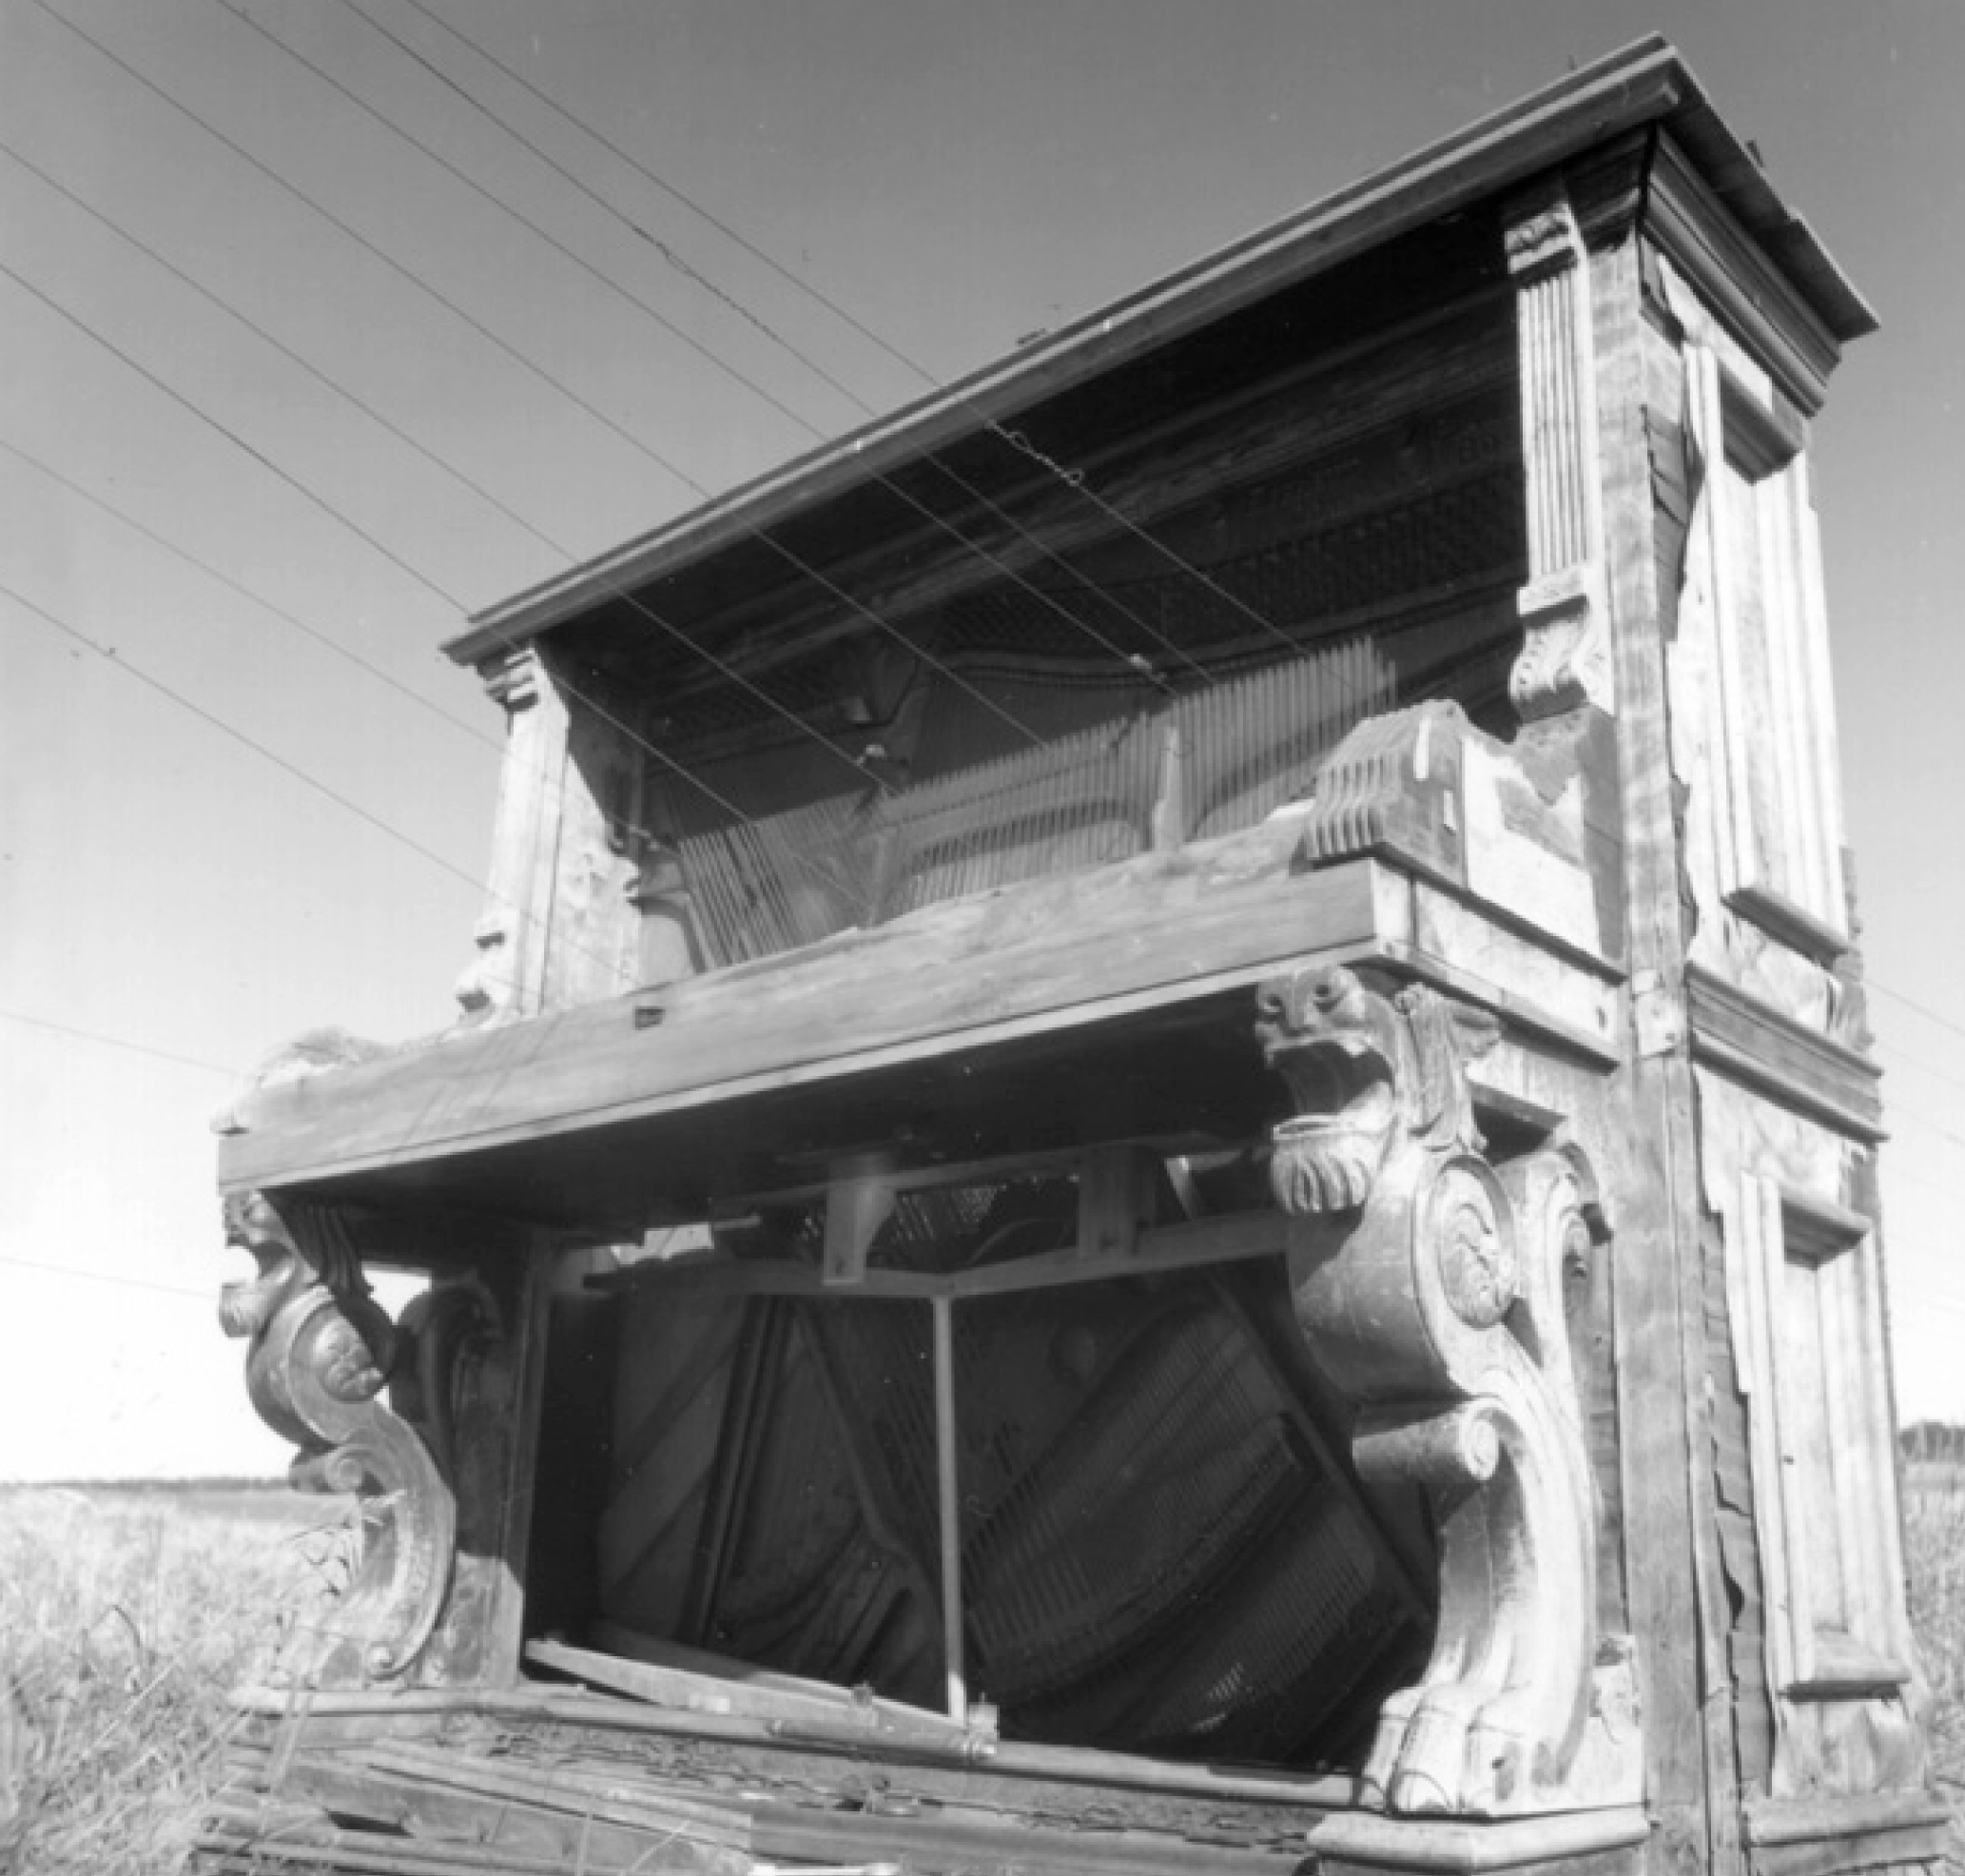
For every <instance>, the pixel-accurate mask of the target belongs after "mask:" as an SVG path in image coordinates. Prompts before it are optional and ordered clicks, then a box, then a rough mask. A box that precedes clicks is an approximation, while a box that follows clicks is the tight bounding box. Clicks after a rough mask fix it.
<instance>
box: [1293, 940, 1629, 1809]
mask: <svg viewBox="0 0 1965 1876" xmlns="http://www.w3.org/2000/svg"><path fill="white" fill-rule="evenodd" d="M1260 1009H1261V1020H1260V1033H1261V1038H1262V1042H1263V1045H1264V1048H1265V1052H1266V1054H1267V1056H1268V1059H1269V1061H1270V1063H1271V1065H1273V1066H1274V1068H1275V1069H1276V1070H1277V1071H1278V1072H1279V1073H1281V1074H1282V1075H1283V1076H1284V1078H1285V1079H1286V1080H1287V1081H1288V1082H1289V1084H1290V1087H1291V1090H1292V1093H1293V1095H1294V1101H1295V1104H1296V1106H1297V1108H1298V1113H1297V1115H1296V1116H1295V1117H1294V1118H1293V1119H1291V1120H1288V1121H1285V1122H1283V1123H1282V1124H1279V1125H1278V1126H1277V1128H1276V1129H1275V1135H1274V1159H1273V1161H1272V1173H1271V1176H1272V1185H1273V1189H1274V1196H1275V1199H1276V1202H1277V1203H1278V1204H1279V1205H1280V1206H1281V1207H1282V1209H1283V1210H1284V1211H1286V1212H1287V1213H1289V1214H1290V1216H1291V1218H1292V1220H1293V1221H1294V1225H1293V1232H1292V1250H1291V1275H1292V1282H1293V1286H1294V1295H1295V1304H1296V1314H1297V1319H1298V1321H1299V1323H1300V1325H1301V1327H1302V1330H1303V1333H1304V1335H1305V1337H1306V1339H1308V1340H1309V1342H1310V1344H1311V1346H1312V1348H1313V1351H1314V1353H1315V1354H1316V1357H1317V1358H1318V1361H1319V1364H1320V1366H1321V1367H1322V1369H1323V1371H1324V1372H1325V1373H1326V1374H1327V1375H1329V1376H1330V1378H1332V1379H1333V1382H1335V1384H1336V1385H1337V1386H1338V1387H1339V1388H1340V1389H1341V1390H1342V1391H1343V1392H1344V1393H1345V1394H1346V1395H1347V1396H1348V1397H1349V1398H1350V1399H1351V1400H1352V1403H1353V1405H1354V1406H1355V1408H1356V1409H1357V1420H1356V1423H1355V1426H1354V1429H1353V1439H1352V1456H1353V1458H1354V1459H1355V1461H1356V1464H1357V1466H1358V1470H1359V1472H1360V1473H1361V1474H1362V1475H1364V1476H1366V1477H1367V1478H1371V1479H1378V1480H1386V1481H1394V1480H1395V1481H1402V1482H1405V1483H1409V1484H1413V1485H1417V1486H1419V1487H1421V1488H1423V1489H1424V1490H1426V1491H1427V1492H1428V1493H1429V1494H1430V1497H1431V1501H1432V1504H1433V1507H1434V1514H1435V1519H1436V1524H1437V1530H1438V1535H1439V1542H1440V1579H1441V1603H1440V1611H1439V1622H1438V1627H1437V1630H1436V1632H1435V1641H1434V1647H1433V1652H1432V1657H1431V1659H1430V1662H1429V1664H1428V1666H1427V1669H1426V1671H1425V1672H1424V1674H1423V1675H1422V1676H1421V1678H1420V1679H1419V1681H1418V1682H1417V1683H1416V1684H1414V1685H1413V1686H1411V1687H1410V1688H1407V1689H1405V1690H1401V1691H1400V1692H1398V1693H1396V1694H1394V1695H1393V1696H1392V1697H1391V1699H1390V1700H1389V1701H1388V1702H1387V1703H1386V1704H1385V1706H1384V1708H1383V1709H1382V1710H1381V1713H1380V1717H1379V1723H1378V1728H1377V1732H1376V1735H1375V1738H1374V1740H1373V1743H1372V1750H1371V1753H1370V1756H1369V1759H1368V1761H1367V1764H1366V1767H1365V1771H1364V1780H1363V1784H1364V1788H1365V1791H1366V1793H1367V1796H1368V1801H1370V1802H1372V1803H1375V1804H1377V1805H1380V1806H1383V1807H1385V1808H1389V1809H1391V1810H1395V1811H1402V1812H1408V1813H1419V1814H1465V1815H1475V1816H1497V1815H1506V1814H1511V1813H1519V1812H1525V1811H1536V1810H1546V1809H1556V1808H1565V1807H1569V1806H1574V1805H1577V1804H1587V1803H1611V1802H1625V1801H1628V1800H1630V1799H1634V1798H1635V1797H1636V1796H1637V1795H1638V1784H1637V1780H1638V1766H1637V1758H1636V1750H1635V1749H1636V1743H1637V1740H1636V1727H1635V1722H1634V1721H1633V1720H1632V1719H1631V1718H1630V1715H1631V1713H1632V1711H1633V1708H1632V1703H1631V1698H1630V1691H1629V1673H1628V1662H1627V1649H1626V1648H1625V1646H1623V1645H1622V1644H1621V1641H1620V1640H1618V1639H1615V1638H1605V1639H1602V1640H1600V1637H1599V1636H1598V1634H1597V1631H1596V1614H1595V1580H1596V1541H1597V1507H1596V1501H1595V1492H1594V1486H1593V1482H1592V1478H1591V1475H1590V1469H1589V1458H1588V1449H1587V1441H1586V1432H1585V1427H1584V1418H1583V1411H1582V1406H1581V1401H1580V1397H1579V1393H1578V1388H1577V1378H1576V1374H1575V1369H1574V1365H1573V1357H1572V1341H1571V1335H1570V1325H1569V1323H1568V1320H1567V1317H1566V1305H1565V1298H1566V1295H1568V1294H1572V1293H1574V1291H1575V1289H1576V1286H1575V1284H1574V1283H1573V1280H1572V1278H1573V1272H1572V1266H1586V1264H1587V1261H1588V1260H1589V1258H1590V1256H1591V1254H1592V1252H1593V1249H1594V1247H1595V1245H1596V1244H1597V1243H1598V1242H1599V1241H1600V1240H1601V1239H1602V1237H1603V1235H1604V1233H1603V1227H1602V1221H1601V1218H1600V1215H1599V1214H1598V1211H1597V1207H1596V1203H1595V1196H1594V1185H1593V1182H1592V1181H1591V1177H1590V1173H1589V1168H1588V1165H1587V1163H1586V1161H1585V1159H1584V1157H1583V1155H1582V1154H1581V1153H1580V1152H1578V1151H1576V1150H1575V1149H1574V1148H1567V1147H1547V1148H1544V1149H1543V1150H1540V1151H1538V1152H1535V1153H1533V1154H1531V1155H1529V1156H1527V1158H1525V1159H1521V1160H1517V1161H1514V1162H1511V1163H1508V1164H1506V1165H1503V1166H1500V1167H1496V1166H1494V1165H1492V1164H1490V1163H1488V1160H1487V1158H1486V1157H1485V1155H1484V1152H1483V1147H1484V1143H1483V1141H1482V1139H1481V1136H1480V1132H1479V1129H1478V1128H1477V1126H1476V1125H1475V1123H1474V1114H1473V1105H1472V1102H1471V1099H1470V1096H1469V1089H1468V1085H1467V1079H1466V1074H1465V1064H1466V1062H1467V1060H1468V1059H1469V1056H1470V1055H1472V1054H1475V1053H1477V1052H1479V1051H1480V1050H1482V1049H1484V1048H1486V1047H1487V1046H1488V1045H1490V1044H1491V1043H1492V1042H1493V1040H1494V1037H1495V1026H1494V1025H1493V1022H1492V1020H1491V1019H1489V1018H1487V1017H1484V1016H1482V1015H1480V1014H1479V1013H1477V1012H1474V1011H1471V1010H1469V1009H1465V1008H1462V1007H1460V1006H1456V1005H1454V1004H1452V1003H1450V1002H1449V1001H1448V1000H1447V999H1445V998H1443V997H1441V996H1439V995H1437V994H1436V993H1435V992H1433V991H1431V990H1430V989H1428V988H1425V987H1418V986H1415V987H1410V988H1407V989H1404V990H1401V991H1399V992H1398V993H1397V994H1396V995H1395V996H1389V995H1385V994H1382V993H1380V992H1379V991H1377V990H1375V989H1372V988H1371V987H1369V986H1367V985H1366V984H1365V983H1364V982H1363V981H1362V980H1361V979H1360V978H1358V977H1357V976H1356V975H1355V974H1354V973H1353V972H1352V971H1350V970H1347V969H1343V968H1341V967H1340V968H1333V969H1328V970H1323V971H1317V972H1311V973H1303V974H1299V975H1298V976H1295V977H1293V978H1287V979H1279V980H1276V981H1274V982H1273V983H1271V984H1269V985H1267V986H1265V987H1264V988H1263V990H1262V992H1261V995H1260Z"/></svg>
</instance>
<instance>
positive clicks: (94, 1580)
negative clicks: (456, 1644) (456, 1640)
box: [0, 1487, 346, 1876]
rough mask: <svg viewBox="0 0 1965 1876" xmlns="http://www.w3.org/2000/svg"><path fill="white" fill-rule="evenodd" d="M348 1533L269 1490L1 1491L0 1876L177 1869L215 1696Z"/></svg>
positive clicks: (204, 1790) (318, 1580) (327, 1511)
mask: <svg viewBox="0 0 1965 1876" xmlns="http://www.w3.org/2000/svg"><path fill="white" fill-rule="evenodd" d="M345 1522H346V1508H345V1506H344V1505H342V1504H341V1503H340V1501H338V1500H334V1499H323V1498H309V1497H303V1496H302V1495H300V1494H298V1493H291V1492H287V1491H284V1490H281V1489H266V1488H258V1489H255V1488H238V1487H210V1488H206V1487H186V1488H179V1489H174V1490H162V1489H156V1488H150V1489H128V1490H122V1489H114V1488H101V1489H90V1490H88V1491H86V1492H85V1491H77V1490H69V1489H65V1488H45V1489H27V1488H15V1489H10V1490H6V1489H0V1791H4V1790H5V1789H6V1788H7V1787H8V1784H9V1780H8V1777H7V1773H8V1772H11V1774H12V1783H13V1785H14V1788H16V1790H17V1792H18V1802H17V1805H16V1806H15V1807H14V1815H13V1816H12V1817H10V1818H5V1817H0V1872H9V1876H11V1872H14V1871H18V1872H19V1876H84V1872H89V1876H126V1872H127V1876H165V1872H168V1871H173V1870H175V1869H177V1867H178V1866H179V1865H180V1864H181V1863H182V1862H183V1860H184V1856H185V1851H186V1850H187V1848H188V1847H189V1845H190V1840H191V1834H192V1832H193V1831H194V1830H195V1829H196V1827H197V1821H198V1817H199V1814H200V1812H201V1810H202V1809H203V1808H204V1802H205V1800H206V1799H207V1798H208V1796H209V1795H210V1794H211V1792H212V1790H213V1789H214V1788H215V1786H216V1783H217V1781H218V1779H219V1778H220V1776H221V1769H220V1764H219V1758H220V1752H221V1749H222V1748H223V1746H224V1740H225V1736H226V1732H227V1729H228V1728H229V1725H230V1714H229V1711H228V1710H227V1707H226V1703H225V1694H226V1691H227V1690H228V1689H230V1688H231V1687H233V1686H234V1685H236V1684H237V1683H238V1682H239V1681H241V1680H243V1678H245V1676H246V1675H247V1673H248V1672H249V1671H251V1670H252V1669H253V1667H254V1665H255V1658H256V1657H257V1656H261V1655H263V1652H264V1651H266V1650H268V1649H270V1648H271V1647H273V1646H274V1645H276V1644H277V1643H278V1640H279V1638H280V1635H281V1632H282V1629H283V1627H284V1625H285V1624H287V1623H289V1622H291V1621H293V1620H295V1619H297V1618H298V1619H306V1617H307V1616H308V1615H310V1614H311V1612H313V1611H314V1610H316V1609H318V1608H319V1607H320V1606H321V1603H322V1602H323V1601H324V1600H325V1599H326V1598H327V1597H328V1596H329V1595H330V1594H331V1593H332V1590H333V1588H334V1587H335V1585H336V1582H337V1580H338V1579H337V1572H338V1571H340V1570H341V1569H343V1568H344V1567H345V1565H344V1557H345V1552H344V1548H343V1547H344V1544H345V1541H346V1540H345V1536H344V1534H343V1533H344V1527H345Z"/></svg>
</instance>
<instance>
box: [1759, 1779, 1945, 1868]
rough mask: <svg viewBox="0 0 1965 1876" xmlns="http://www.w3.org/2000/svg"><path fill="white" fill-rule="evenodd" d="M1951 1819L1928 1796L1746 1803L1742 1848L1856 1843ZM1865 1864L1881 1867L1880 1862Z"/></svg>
mask: <svg viewBox="0 0 1965 1876" xmlns="http://www.w3.org/2000/svg"><path fill="white" fill-rule="evenodd" d="M1950 1817H1951V1810H1950V1808H1949V1807H1948V1806H1947V1805H1946V1804H1945V1801H1944V1800H1943V1799H1942V1798H1940V1797H1937V1796H1936V1795H1935V1794H1934V1793H1932V1792H1930V1791H1879V1792H1877V1793H1875V1794H1874V1795H1872V1796H1869V1797H1849V1798H1750V1799H1749V1800H1748V1801H1747V1804H1746V1837H1747V1842H1748V1843H1750V1844H1752V1845H1754V1846H1756V1847H1764V1846H1768V1845H1773V1844H1800V1843H1812V1842H1815V1841H1817V1840H1819V1839H1822V1838H1848V1837H1858V1836H1862V1835H1865V1834H1867V1833H1868V1832H1871V1831H1879V1830H1907V1829H1912V1828H1915V1827H1917V1826H1919V1825H1927V1824H1935V1825H1937V1826H1939V1827H1943V1826H1944V1825H1945V1824H1946V1823H1947V1822H1948V1821H1949V1820H1950ZM1866 1861H1871V1862H1878V1863H1880V1862H1883V1861H1886V1859H1884V1858H1881V1857H1876V1858H1869V1859H1866Z"/></svg>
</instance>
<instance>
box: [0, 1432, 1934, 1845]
mask: <svg viewBox="0 0 1965 1876" xmlns="http://www.w3.org/2000/svg"><path fill="white" fill-rule="evenodd" d="M1908 1484H1909V1492H1908V1496H1907V1503H1906V1527H1907V1535H1908V1538H1909V1544H1910V1560H1911V1566H1910V1567H1911V1591H1912V1612H1913V1616H1914V1619H1915V1620H1916V1625H1917V1631H1918V1633H1919V1635H1920V1637H1921V1638H1922V1643H1923V1652H1924V1666H1925V1671H1926V1672H1927V1674H1928V1675H1929V1677H1930V1681H1931V1688H1932V1693H1933V1697H1934V1703H1935V1710H1934V1731H1935V1736H1936V1749H1937V1771H1938V1775H1939V1777H1940V1779H1941V1780H1942V1781H1943V1782H1944V1783H1945V1786H1946V1788H1947V1789H1948V1792H1949V1795H1950V1796H1951V1797H1952V1798H1953V1800H1954V1802H1955V1804H1959V1805H1965V1468H1960V1467H1957V1466H1935V1465H1918V1466H1914V1467H1912V1468H1911V1475H1910V1478H1909V1480H1908ZM344 1516H345V1514H344V1512H343V1511H342V1509H341V1508H340V1507H339V1506H338V1505H337V1504H336V1502H335V1501H333V1500H323V1499H320V1498H304V1497H301V1496H299V1495H295V1494H291V1493H287V1492H284V1491H279V1490H266V1489H240V1488H202V1487H191V1488H183V1489H177V1490H169V1491H166V1490H158V1489H125V1488H109V1487H103V1488H92V1489H90V1490H88V1491H86V1492H85V1491H76V1490H68V1489H28V1488H16V1489H11V1490H10V1489H4V1488H0V1789H5V1788H6V1787H7V1784H8V1779H7V1776H6V1773H8V1772H9V1771H10V1772H11V1773H12V1776H13V1780H14V1783H15V1784H16V1786H17V1788H18V1790H19V1793H20V1803H19V1806H18V1809H17V1811H16V1813H15V1814H14V1815H13V1816H12V1817H10V1818H0V1872H4V1873H5V1876H14V1872H18V1876H169V1872H172V1871H175V1870H176V1869H177V1868H178V1866H180V1864H181V1863H182V1861H183V1859H184V1856H185V1850H186V1849H187V1847H188V1846H189V1843H190V1839H191V1834H192V1832H193V1830H194V1829H195V1828H196V1824H197V1818H198V1814H199V1812H200V1810H201V1808H202V1807H203V1806H204V1801H205V1800H206V1799H207V1798H208V1797H209V1795H210V1794H211V1792H212V1791H213V1790H214V1789H215V1788H216V1786H217V1783H218V1781H219V1779H220V1777H221V1775H222V1773H221V1765H220V1758H221V1753H222V1749H223V1747H224V1741H225V1737H226V1733H227V1729H228V1727H229V1725H230V1716H229V1713H228V1710H227V1708H226V1705H225V1698H224V1696H225V1691H226V1690H227V1689H228V1688H230V1687H231V1686H233V1685H234V1684H236V1683H237V1682H239V1681H241V1680H243V1679H244V1678H245V1677H246V1676H247V1675H248V1674H249V1673H250V1672H251V1671H252V1670H253V1668H254V1665H255V1659H256V1657H259V1656H262V1655H263V1652H264V1651H266V1650H268V1649H269V1648H270V1647H272V1646H274V1645H276V1644H277V1642H278V1640H279V1638H280V1635H281V1633H282V1631H283V1629H284V1627H285V1625H287V1624H289V1623H291V1622H293V1621H295V1620H302V1621H304V1620H307V1619H310V1617H311V1616H312V1614H313V1612H315V1611H316V1610H318V1609H319V1607H320V1606H321V1603H322V1602H323V1601H324V1600H325V1599H326V1598H327V1597H328V1595H329V1594H330V1593H332V1590H333V1588H334V1586H335V1584H336V1582H337V1580H338V1573H339V1572H340V1570H342V1569H343V1568H344V1567H345V1561H344V1559H345V1552H344V1550H343V1548H342V1547H343V1544H344V1541H345V1540H344V1537H343V1535H342V1529H341V1527H342V1525H343V1522H344ZM1954 1836H1955V1847H1956V1848H1955V1858H1954V1862H1955V1866H1956V1867H1957V1868H1958V1869H1959V1870H1960V1871H1961V1872H1965V1832H1961V1831H1960V1830H1959V1828H1958V1827H1955V1830H1954Z"/></svg>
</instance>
